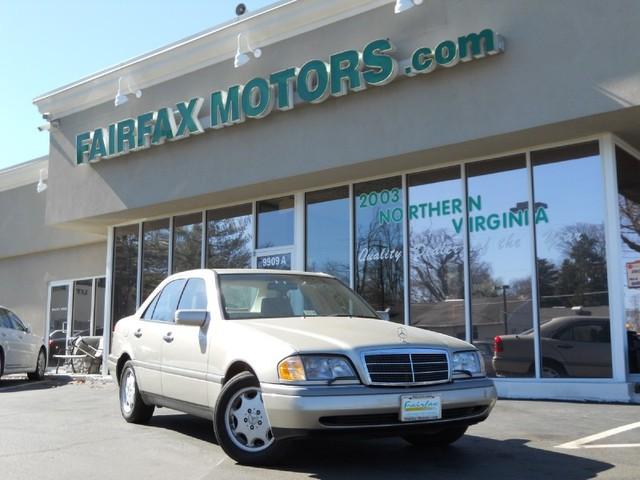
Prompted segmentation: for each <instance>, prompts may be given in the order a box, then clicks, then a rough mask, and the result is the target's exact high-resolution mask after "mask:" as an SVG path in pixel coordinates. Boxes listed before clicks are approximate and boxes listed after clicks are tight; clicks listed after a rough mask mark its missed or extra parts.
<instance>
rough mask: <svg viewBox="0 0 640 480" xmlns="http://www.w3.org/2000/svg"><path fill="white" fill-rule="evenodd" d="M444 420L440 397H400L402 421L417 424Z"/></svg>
mask: <svg viewBox="0 0 640 480" xmlns="http://www.w3.org/2000/svg"><path fill="white" fill-rule="evenodd" d="M440 418H442V403H441V402H440V397H434V396H431V395H402V396H400V421H401V422H417V421H420V420H437V419H440Z"/></svg>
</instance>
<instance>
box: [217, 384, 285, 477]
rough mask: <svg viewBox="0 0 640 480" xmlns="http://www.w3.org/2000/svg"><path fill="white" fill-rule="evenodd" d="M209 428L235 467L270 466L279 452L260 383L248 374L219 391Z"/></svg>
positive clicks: (281, 447)
mask: <svg viewBox="0 0 640 480" xmlns="http://www.w3.org/2000/svg"><path fill="white" fill-rule="evenodd" d="M213 427H214V430H215V433H216V437H217V439H218V443H219V445H220V446H221V447H222V449H223V450H224V452H225V453H226V454H227V455H229V456H230V457H231V458H233V459H234V460H235V461H237V462H238V463H242V464H245V465H266V464H270V463H273V462H275V461H276V460H277V459H278V458H279V457H280V455H281V453H282V451H283V445H282V442H279V441H277V440H276V439H275V438H274V436H273V433H272V431H271V424H270V423H269V419H268V418H267V414H266V410H265V406H264V403H263V401H262V392H261V391H260V383H259V382H258V379H257V378H256V377H255V375H253V374H251V373H249V372H242V373H240V374H238V375H236V376H235V377H233V378H232V379H231V380H229V381H228V382H227V383H226V384H225V386H224V387H223V388H222V391H221V392H220V396H219V397H218V402H217V403H216V409H215V413H214V420H213Z"/></svg>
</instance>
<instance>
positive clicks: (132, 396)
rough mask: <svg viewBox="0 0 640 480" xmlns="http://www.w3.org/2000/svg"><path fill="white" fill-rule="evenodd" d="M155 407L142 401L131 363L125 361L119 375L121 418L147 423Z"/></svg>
mask: <svg viewBox="0 0 640 480" xmlns="http://www.w3.org/2000/svg"><path fill="white" fill-rule="evenodd" d="M155 408H156V407H155V405H147V404H146V403H144V402H143V401H142V396H141V395H140V390H138V382H137V381H136V372H135V371H134V370H133V364H132V363H131V362H130V361H129V362H127V363H125V364H124V368H123V369H122V375H120V412H121V413H122V416H123V418H124V419H125V420H126V421H127V422H129V423H147V422H148V421H149V419H150V418H151V415H153V411H154V410H155Z"/></svg>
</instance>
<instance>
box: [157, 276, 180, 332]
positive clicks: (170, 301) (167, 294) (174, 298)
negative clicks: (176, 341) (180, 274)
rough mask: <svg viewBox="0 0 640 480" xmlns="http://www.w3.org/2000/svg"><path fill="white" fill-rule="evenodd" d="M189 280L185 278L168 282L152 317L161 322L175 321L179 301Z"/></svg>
mask: <svg viewBox="0 0 640 480" xmlns="http://www.w3.org/2000/svg"><path fill="white" fill-rule="evenodd" d="M186 283H187V281H186V280H185V279H183V278H181V279H179V280H174V281H173V282H170V283H168V284H167V285H166V286H165V287H164V288H163V289H162V293H160V296H159V298H158V302H157V303H156V307H155V309H154V310H153V314H152V319H153V320H157V321H160V322H173V318H174V315H175V313H176V309H177V308H178V301H179V300H180V295H181V294H182V290H183V289H184V286H185V284H186Z"/></svg>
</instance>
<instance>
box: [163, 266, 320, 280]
mask: <svg viewBox="0 0 640 480" xmlns="http://www.w3.org/2000/svg"><path fill="white" fill-rule="evenodd" d="M207 272H214V273H217V274H221V275H225V274H242V275H250V274H256V273H260V274H271V275H307V276H313V277H325V278H333V276H332V275H328V274H326V273H320V272H303V271H301V270H269V269H260V268H198V269H194V270H185V271H184V272H179V273H174V274H173V275H171V277H188V276H190V275H197V274H200V275H202V274H203V273H207Z"/></svg>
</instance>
